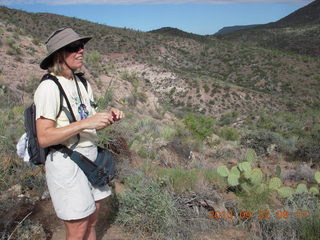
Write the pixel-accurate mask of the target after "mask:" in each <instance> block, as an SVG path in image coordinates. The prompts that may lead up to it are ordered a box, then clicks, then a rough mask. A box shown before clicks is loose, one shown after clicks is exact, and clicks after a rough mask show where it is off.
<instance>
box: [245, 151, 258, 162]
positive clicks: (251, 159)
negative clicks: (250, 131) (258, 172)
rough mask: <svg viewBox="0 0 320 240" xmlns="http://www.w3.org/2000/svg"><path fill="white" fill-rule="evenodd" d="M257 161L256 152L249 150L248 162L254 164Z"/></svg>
mask: <svg viewBox="0 0 320 240" xmlns="http://www.w3.org/2000/svg"><path fill="white" fill-rule="evenodd" d="M256 159H257V154H256V152H255V151H254V150H253V149H249V150H248V151H247V161H248V162H251V163H252V162H254V161H256Z"/></svg>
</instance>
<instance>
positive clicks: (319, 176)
mask: <svg viewBox="0 0 320 240" xmlns="http://www.w3.org/2000/svg"><path fill="white" fill-rule="evenodd" d="M314 178H315V179H316V181H317V183H320V172H316V173H315V175H314Z"/></svg>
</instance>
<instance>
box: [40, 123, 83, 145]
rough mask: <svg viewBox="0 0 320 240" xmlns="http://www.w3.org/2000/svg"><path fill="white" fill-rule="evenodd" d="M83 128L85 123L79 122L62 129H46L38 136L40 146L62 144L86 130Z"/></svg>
mask: <svg viewBox="0 0 320 240" xmlns="http://www.w3.org/2000/svg"><path fill="white" fill-rule="evenodd" d="M83 126H84V124H83V122H82V121H78V122H74V123H71V124H69V125H68V126H65V127H61V128H55V127H50V128H46V129H44V130H43V131H42V133H41V134H38V140H39V144H40V146H41V147H49V146H53V145H57V144H60V143H62V142H64V141H66V140H67V139H69V138H70V137H72V136H75V135H77V134H78V133H80V132H81V131H82V130H84V129H85V128H84V127H83Z"/></svg>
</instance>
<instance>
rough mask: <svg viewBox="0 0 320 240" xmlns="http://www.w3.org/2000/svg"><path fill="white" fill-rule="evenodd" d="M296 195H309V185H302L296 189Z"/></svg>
mask: <svg viewBox="0 0 320 240" xmlns="http://www.w3.org/2000/svg"><path fill="white" fill-rule="evenodd" d="M295 193H296V194H302V193H308V188H307V185H305V184H303V183H300V184H298V186H297V188H296V192H295Z"/></svg>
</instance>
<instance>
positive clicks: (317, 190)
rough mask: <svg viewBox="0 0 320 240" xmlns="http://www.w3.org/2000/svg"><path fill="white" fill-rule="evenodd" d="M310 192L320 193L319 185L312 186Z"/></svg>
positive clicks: (313, 193)
mask: <svg viewBox="0 0 320 240" xmlns="http://www.w3.org/2000/svg"><path fill="white" fill-rule="evenodd" d="M309 193H310V194H312V195H318V194H319V189H318V188H317V187H314V186H313V187H311V188H310V189H309Z"/></svg>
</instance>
